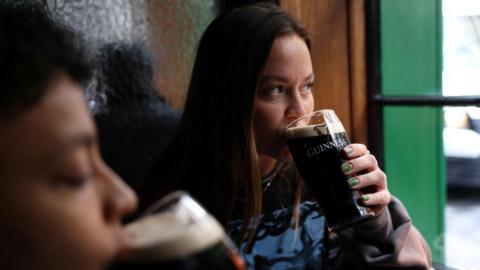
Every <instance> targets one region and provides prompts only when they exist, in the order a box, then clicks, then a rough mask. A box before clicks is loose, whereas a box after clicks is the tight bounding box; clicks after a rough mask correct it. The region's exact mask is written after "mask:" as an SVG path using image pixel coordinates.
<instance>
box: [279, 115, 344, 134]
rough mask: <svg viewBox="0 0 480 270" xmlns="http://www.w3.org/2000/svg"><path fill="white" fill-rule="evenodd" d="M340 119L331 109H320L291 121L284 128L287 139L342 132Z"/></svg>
mask: <svg viewBox="0 0 480 270" xmlns="http://www.w3.org/2000/svg"><path fill="white" fill-rule="evenodd" d="M344 132H345V128H344V127H343V125H342V123H341V122H340V120H338V118H337V116H336V115H335V113H334V112H333V111H332V110H321V111H317V112H314V113H312V114H310V115H306V116H304V117H302V118H300V119H297V120H295V121H293V122H292V123H291V124H289V125H288V127H287V129H286V130H285V137H286V138H287V139H296V138H306V137H315V136H325V135H331V134H335V133H344Z"/></svg>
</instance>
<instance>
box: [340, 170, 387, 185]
mask: <svg viewBox="0 0 480 270" xmlns="http://www.w3.org/2000/svg"><path fill="white" fill-rule="evenodd" d="M348 185H349V186H350V188H351V189H354V190H359V189H363V188H366V187H371V186H374V187H375V190H382V189H385V188H386V187H387V175H386V174H385V173H384V172H383V171H382V170H380V169H378V168H377V169H376V170H374V171H371V172H368V173H365V174H361V175H356V176H352V177H351V178H350V179H348Z"/></svg>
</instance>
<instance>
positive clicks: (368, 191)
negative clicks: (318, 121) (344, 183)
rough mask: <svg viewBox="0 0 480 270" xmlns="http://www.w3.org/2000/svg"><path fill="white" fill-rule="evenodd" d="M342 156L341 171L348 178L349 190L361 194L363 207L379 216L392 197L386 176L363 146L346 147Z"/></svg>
mask: <svg viewBox="0 0 480 270" xmlns="http://www.w3.org/2000/svg"><path fill="white" fill-rule="evenodd" d="M342 155H343V158H345V159H346V161H345V162H344V163H343V164H342V170H343V172H344V173H345V175H347V176H349V179H348V184H349V185H350V188H351V189H353V190H358V191H360V192H361V193H362V194H363V195H362V196H361V199H360V200H361V202H362V204H363V205H365V206H368V207H371V208H372V209H373V211H374V212H375V214H377V215H379V214H381V213H382V212H383V210H384V209H385V207H386V206H387V204H388V203H390V200H391V199H392V196H391V195H390V192H389V191H388V188H387V176H386V175H385V173H384V172H383V171H382V170H381V169H380V168H379V167H378V162H377V160H376V159H375V157H374V156H373V155H372V154H370V151H368V149H367V147H366V146H365V145H363V144H350V145H348V146H346V147H345V148H344V149H343V150H342Z"/></svg>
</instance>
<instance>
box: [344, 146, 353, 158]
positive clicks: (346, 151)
mask: <svg viewBox="0 0 480 270" xmlns="http://www.w3.org/2000/svg"><path fill="white" fill-rule="evenodd" d="M345 153H346V154H347V155H348V156H350V154H352V153H353V147H351V146H347V147H345Z"/></svg>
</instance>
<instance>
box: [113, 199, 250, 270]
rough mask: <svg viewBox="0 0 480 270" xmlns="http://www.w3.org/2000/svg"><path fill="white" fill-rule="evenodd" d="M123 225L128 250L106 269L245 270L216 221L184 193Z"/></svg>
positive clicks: (154, 206)
mask: <svg viewBox="0 0 480 270" xmlns="http://www.w3.org/2000/svg"><path fill="white" fill-rule="evenodd" d="M150 209H151V211H149V210H147V213H146V215H145V216H144V217H143V218H140V219H139V220H137V221H134V222H132V223H130V224H128V225H127V226H126V230H127V232H128V233H129V236H130V237H129V241H128V246H129V250H128V251H127V252H126V254H124V256H122V258H121V259H119V260H118V261H117V262H116V263H115V264H114V265H113V266H112V267H110V270H121V269H128V270H134V269H135V270H140V269H141V270H145V269H152V270H154V269H155V270H156V269H176V270H205V269H209V270H245V269H246V268H245V267H246V266H245V263H244V261H243V258H242V257H241V255H240V254H239V251H238V250H237V248H236V247H235V245H234V244H233V243H232V242H231V240H230V238H229V237H228V236H227V235H226V233H225V231H224V230H223V228H222V226H221V225H220V224H219V223H218V221H217V220H216V219H215V218H213V217H212V216H211V215H210V214H208V213H207V212H206V211H205V210H204V209H203V208H202V207H201V206H200V205H199V204H198V203H197V202H196V201H194V200H193V199H192V198H191V197H190V196H189V195H188V194H187V193H185V192H181V191H177V192H173V193H171V194H169V195H166V196H165V197H164V198H162V199H161V200H160V201H158V202H157V203H156V204H154V205H153V206H152V207H151V208H150Z"/></svg>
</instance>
